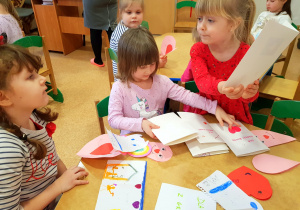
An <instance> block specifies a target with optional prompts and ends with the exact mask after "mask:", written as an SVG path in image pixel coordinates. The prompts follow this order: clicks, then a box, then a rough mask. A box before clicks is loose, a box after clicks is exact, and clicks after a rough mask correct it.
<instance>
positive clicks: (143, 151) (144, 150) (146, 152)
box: [127, 143, 152, 157]
mask: <svg viewBox="0 0 300 210" xmlns="http://www.w3.org/2000/svg"><path fill="white" fill-rule="evenodd" d="M151 150H152V147H151V145H150V144H149V143H148V145H147V146H146V147H145V148H142V149H139V150H136V151H134V152H127V154H128V155H129V156H132V157H145V156H148V155H149V154H150V152H151Z"/></svg>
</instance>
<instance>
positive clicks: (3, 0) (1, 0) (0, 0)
mask: <svg viewBox="0 0 300 210" xmlns="http://www.w3.org/2000/svg"><path fill="white" fill-rule="evenodd" d="M0 4H2V5H3V7H4V8H6V10H7V12H8V13H9V14H11V15H12V16H13V17H14V18H15V19H16V21H17V22H18V23H19V26H20V28H23V27H22V23H21V20H20V17H19V15H18V13H17V11H16V10H15V7H14V5H13V4H12V2H11V0H0Z"/></svg>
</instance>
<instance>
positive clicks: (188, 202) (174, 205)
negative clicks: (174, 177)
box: [155, 183, 216, 210]
mask: <svg viewBox="0 0 300 210" xmlns="http://www.w3.org/2000/svg"><path fill="white" fill-rule="evenodd" d="M167 209H180V210H191V209H208V210H214V209H216V202H215V201H214V200H213V199H211V198H210V197H208V196H207V195H205V194H204V193H203V192H201V191H199V190H192V189H188V188H184V187H179V186H175V185H171V184H166V183H162V185H161V188H160V191H159V195H158V199H157V202H156V206H155V210H167Z"/></svg>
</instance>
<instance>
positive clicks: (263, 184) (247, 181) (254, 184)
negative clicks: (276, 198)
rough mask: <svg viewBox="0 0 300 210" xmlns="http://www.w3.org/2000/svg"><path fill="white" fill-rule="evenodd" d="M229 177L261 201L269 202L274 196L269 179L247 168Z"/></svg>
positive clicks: (239, 169) (238, 170) (236, 171)
mask: <svg viewBox="0 0 300 210" xmlns="http://www.w3.org/2000/svg"><path fill="white" fill-rule="evenodd" d="M227 177H228V178H229V179H230V180H231V181H233V183H234V184H236V186H238V187H239V188H240V189H241V190H243V191H244V192H245V193H247V195H249V196H253V197H254V198H257V199H259V200H267V199H270V198H271V196H272V192H273V191H272V188H271V185H270V183H269V181H268V179H267V178H265V177H264V176H262V175H260V174H259V173H257V172H255V171H253V170H251V169H250V168H247V167H246V166H242V167H240V168H238V169H235V170H234V171H232V172H230V173H229V174H228V175H227Z"/></svg>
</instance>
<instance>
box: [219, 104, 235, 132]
mask: <svg viewBox="0 0 300 210" xmlns="http://www.w3.org/2000/svg"><path fill="white" fill-rule="evenodd" d="M215 115H216V118H217V120H218V121H219V123H220V125H221V126H223V125H224V122H223V121H225V122H227V123H228V125H229V128H230V129H231V127H232V125H233V124H235V125H237V126H239V127H240V125H239V124H238V123H237V122H236V121H235V118H234V116H233V115H230V114H227V113H226V112H225V111H224V110H223V109H222V108H221V107H220V106H217V109H216V114H215Z"/></svg>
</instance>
